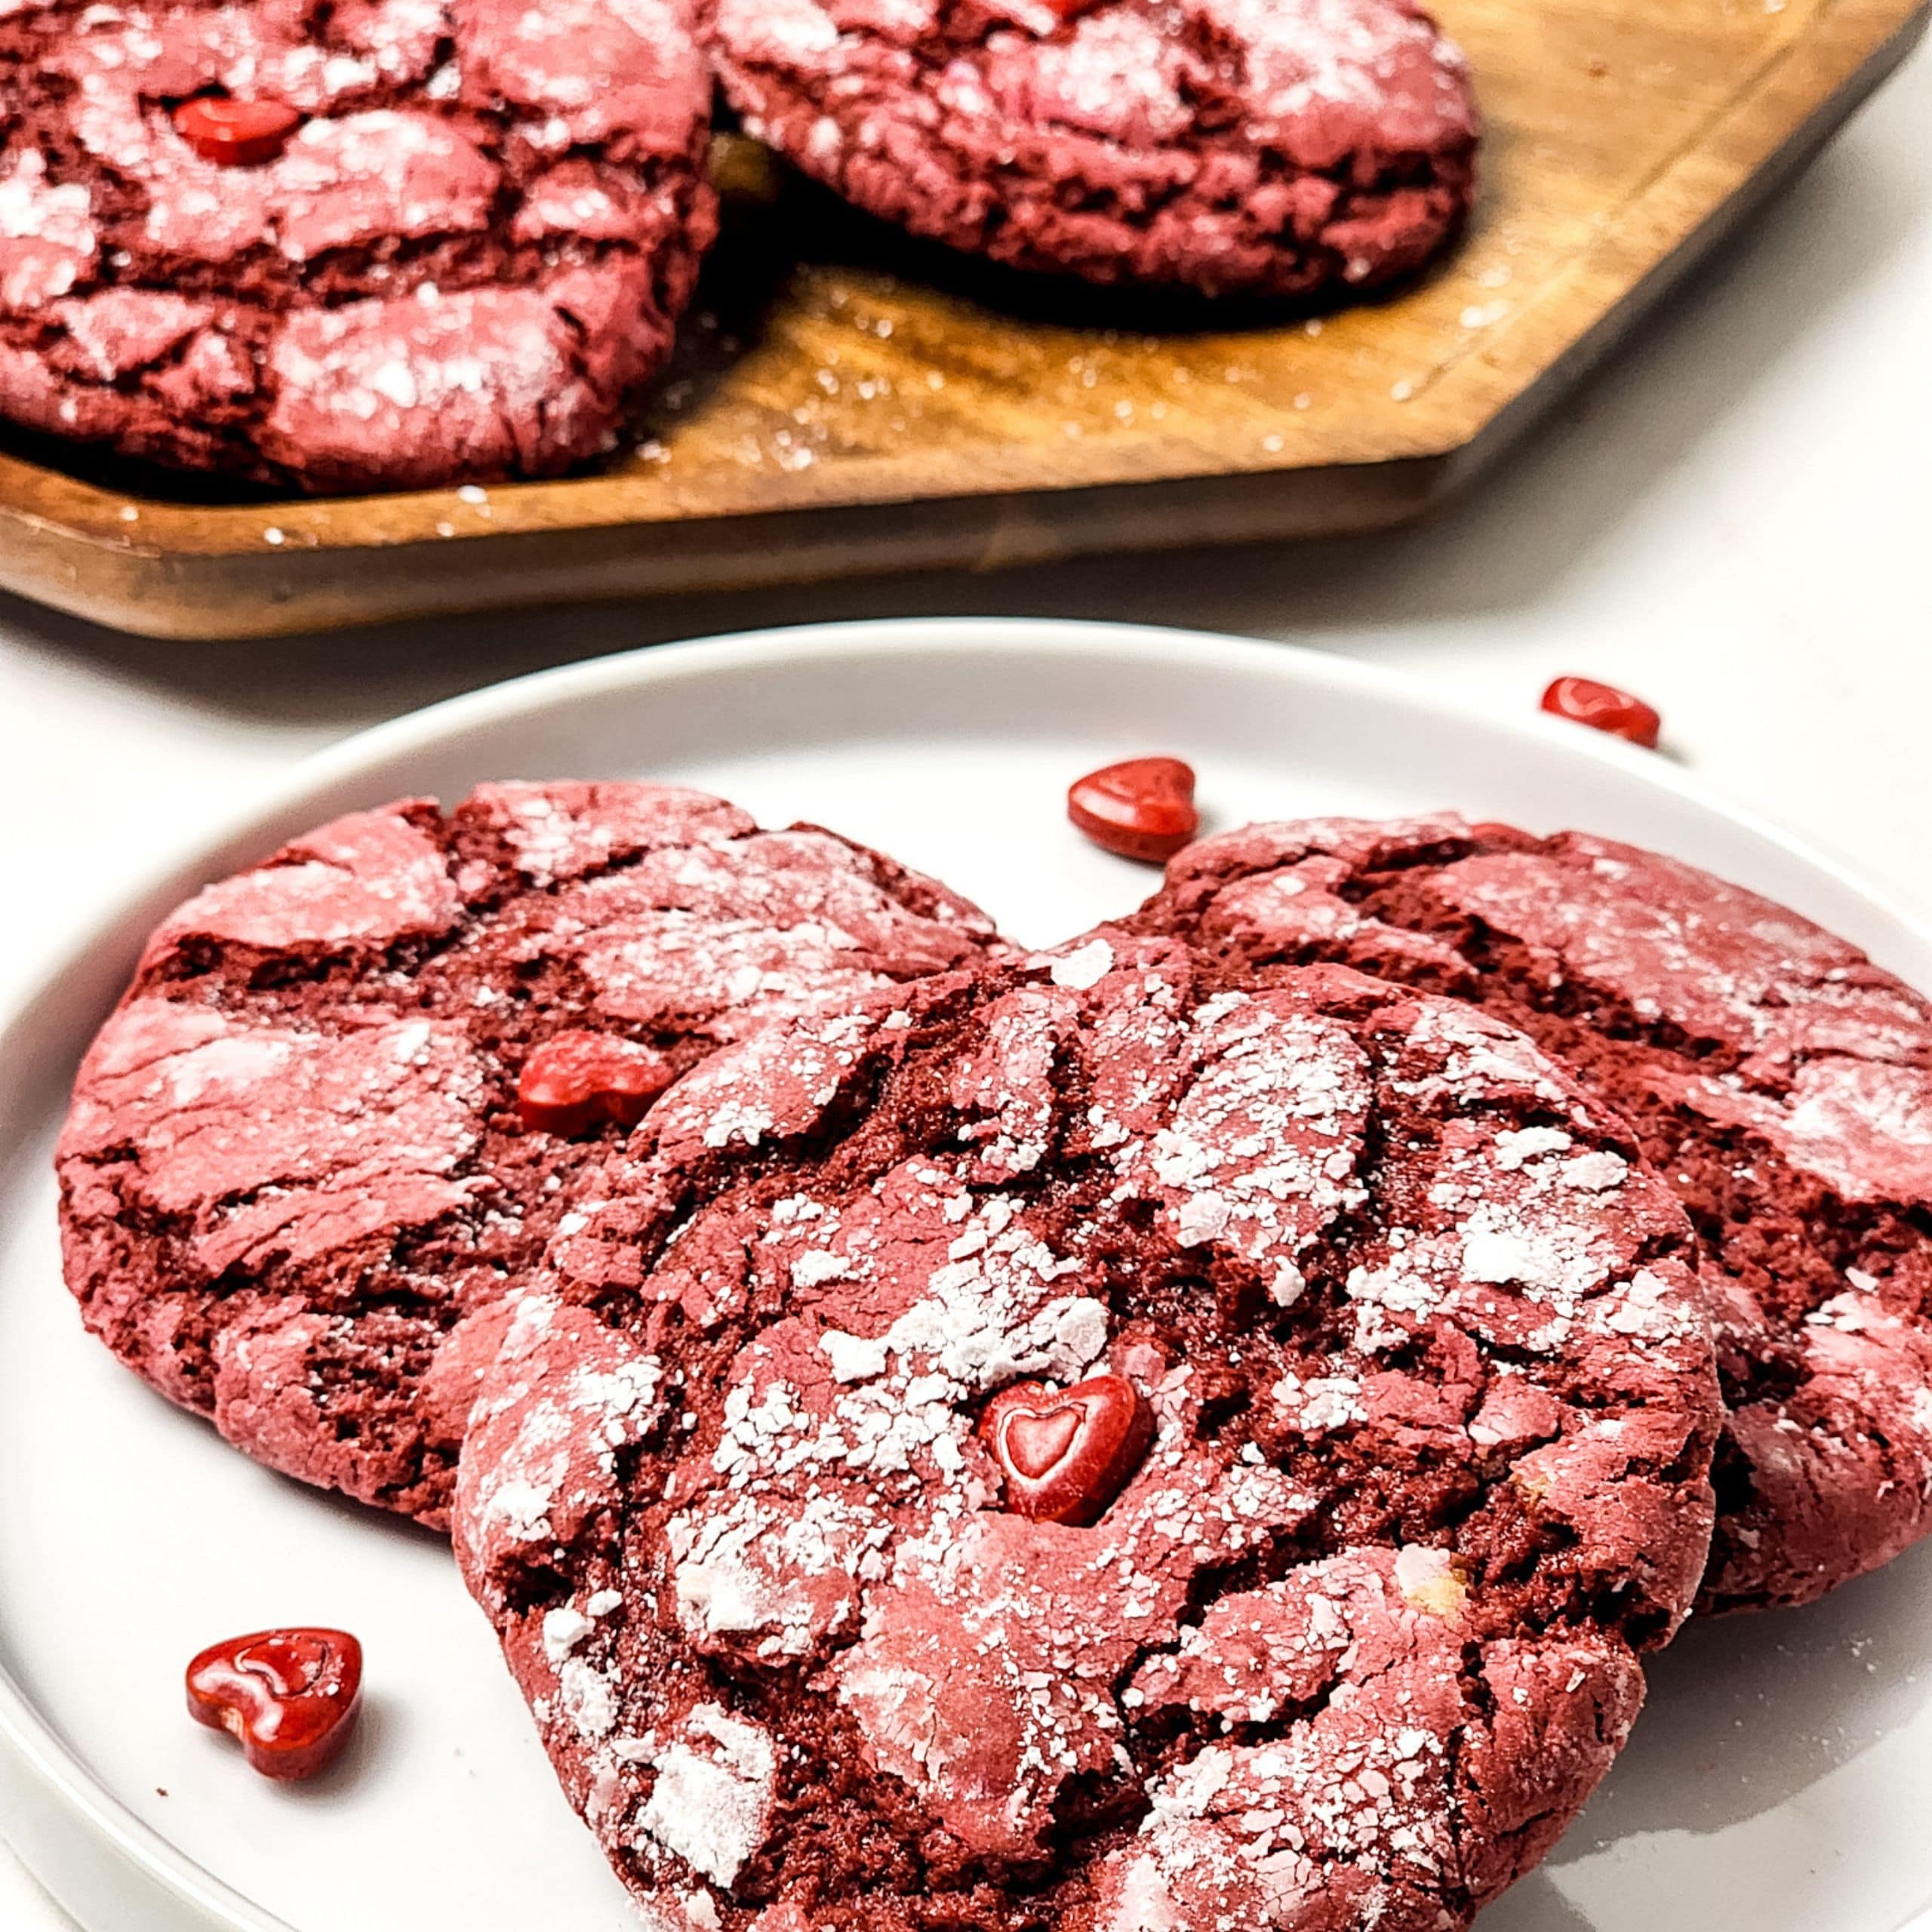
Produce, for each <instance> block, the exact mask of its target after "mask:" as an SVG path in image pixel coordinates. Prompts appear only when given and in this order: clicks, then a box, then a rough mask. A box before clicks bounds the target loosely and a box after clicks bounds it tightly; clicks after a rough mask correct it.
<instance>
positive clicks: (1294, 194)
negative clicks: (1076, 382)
mask: <svg viewBox="0 0 1932 1932" xmlns="http://www.w3.org/2000/svg"><path fill="white" fill-rule="evenodd" d="M700 26H701V31H702V32H703V35H704V37H705V38H706V42H707V45H709V49H710V51H711V53H712V58H713V60H714V62H715V65H716V66H717V68H718V74H719V76H720V78H721V81H722V82H723V84H724V91H725V94H726V96H727V97H728V99H729V100H731V103H732V104H733V106H735V107H736V108H737V110H738V111H739V112H740V115H743V118H744V122H745V125H746V127H747V128H749V130H750V131H752V132H753V133H754V134H757V135H758V137H759V138H760V139H761V140H764V141H767V142H768V143H770V144H771V146H773V147H774V148H776V149H777V150H778V152H780V154H782V155H784V156H785V158H786V159H787V160H789V162H792V164H793V165H795V166H796V167H798V168H801V169H802V170H803V171H804V172H805V173H806V174H809V175H811V176H813V177H815V178H816V179H817V180H820V181H822V182H823V183H825V184H826V186H829V187H830V188H832V189H835V190H836V191H837V192H838V193H839V194H841V195H844V197H845V198H847V199H848V201H851V202H853V203H854V204H855V205H857V206H858V207H860V208H863V209H865V210H866V211H867V212H868V213H869V214H875V215H878V216H881V217H884V219H885V220H888V221H891V222H894V223H897V224H898V225H900V226H902V227H903V228H906V229H909V230H911V232H912V233H914V234H915V235H924V236H927V237H929V238H931V239H934V240H936V241H939V242H944V243H946V245H949V247H952V248H958V249H963V250H964V251H968V252H969V253H971V254H980V255H985V256H987V257H990V258H991V259H992V260H995V261H997V262H1002V263H1008V264H1009V265H1010V266H1014V267H1018V268H1023V269H1038V270H1044V271H1048V272H1055V273H1061V274H1073V275H1081V276H1084V277H1085V278H1088V280H1090V281H1100V282H1134V283H1140V284H1143V285H1149V286H1155V287H1158V286H1170V287H1175V288H1187V289H1192V290H1195V291H1199V292H1201V293H1203V294H1209V295H1228V294H1247V295H1265V296H1309V295H1312V294H1316V293H1318V292H1319V291H1329V290H1334V291H1340V292H1343V293H1347V292H1350V291H1355V292H1361V291H1367V290H1371V289H1374V288H1377V287H1379V286H1380V285H1383V284H1385V283H1387V282H1389V281H1392V280H1393V279H1395V278H1398V277H1400V276H1402V275H1408V274H1411V273H1412V272H1414V270H1415V269H1417V268H1418V267H1420V266H1421V265H1422V264H1423V263H1424V262H1426V260H1428V259H1429V257H1431V256H1432V255H1433V254H1435V253H1436V252H1437V251H1438V250H1439V249H1441V248H1442V247H1443V246H1444V245H1445V244H1446V243H1447V242H1448V241H1449V240H1451V238H1452V237H1453V236H1454V235H1455V233H1456V232H1457V230H1458V229H1460V226H1461V225H1462V223H1463V219H1464V217H1465V216H1466V214H1467V212H1468V210H1469V204H1470V202H1471V200H1472V198H1473V195H1474V192H1475V147H1476V133H1477V125H1476V114H1475V107H1474V106H1473V104H1472V100H1471V98H1470V92H1469V72H1468V68H1467V66H1466V63H1465V62H1464V60H1463V57H1462V54H1460V51H1458V50H1457V48H1455V47H1454V45H1452V44H1451V42H1448V41H1447V40H1445V39H1444V38H1443V36H1442V35H1441V33H1440V32H1438V29H1437V28H1436V26H1435V23H1434V21H1433V20H1431V19H1430V18H1429V17H1428V15H1427V14H1424V13H1423V11H1421V9H1420V8H1419V7H1417V6H1416V5H1414V4H1413V0H1091V4H1083V0H984V4H982V5H974V6H971V7H958V6H953V5H947V4H944V3H943V0H905V3H904V4H900V5H894V6H891V7H867V6H861V5H849V4H844V0H703V4H702V5H701V8H700Z"/></svg>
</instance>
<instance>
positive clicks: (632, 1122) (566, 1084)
mask: <svg viewBox="0 0 1932 1932" xmlns="http://www.w3.org/2000/svg"><path fill="white" fill-rule="evenodd" d="M675 1077H676V1069H675V1068H674V1067H673V1066H672V1064H671V1063H670V1061H669V1060H667V1059H666V1058H665V1057H664V1056H663V1054H660V1053H659V1052H658V1051H657V1049H656V1048H653V1047H641V1046H639V1045H638V1043H637V1042H636V1041H635V1040H626V1039H624V1038H621V1037H620V1035H617V1034H615V1033H586V1032H577V1033H559V1034H558V1035H556V1037H555V1038H554V1039H549V1040H546V1041H544V1043H543V1045H541V1046H540V1047H539V1048H537V1051H535V1052H534V1054H531V1056H530V1057H529V1058H528V1060H525V1062H524V1063H523V1070H522V1072H521V1073H520V1074H519V1075H518V1076H517V1083H516V1109H517V1113H518V1117H519V1118H521V1121H522V1122H523V1124H524V1125H525V1127H530V1128H539V1129H540V1130H541V1131H543V1132H544V1133H546V1134H561V1135H563V1136H564V1137H565V1138H566V1139H571V1138H574V1137H576V1136H577V1135H578V1134H588V1133H589V1131H591V1129H592V1128H595V1127H598V1126H601V1125H602V1124H605V1122H609V1123H610V1124H612V1125H614V1126H617V1127H635V1126H636V1124H638V1121H641V1119H643V1118H644V1117H645V1115H646V1114H647V1113H648V1112H650V1110H651V1102H652V1101H653V1100H656V1099H657V1097H658V1095H659V1094H661V1093H663V1091H664V1090H665V1088H667V1087H668V1086H669V1085H670V1084H671V1082H672V1080H673V1079H674V1078H675Z"/></svg>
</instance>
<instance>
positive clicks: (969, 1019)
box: [455, 929, 1718, 1932]
mask: <svg viewBox="0 0 1932 1932" xmlns="http://www.w3.org/2000/svg"><path fill="white" fill-rule="evenodd" d="M1634 1154H1635V1149H1634V1147H1633V1146H1632V1140H1631V1137H1630V1136H1629V1133H1628V1131H1627V1130H1626V1128H1624V1127H1623V1125H1622V1124H1621V1123H1620V1122H1619V1121H1617V1120H1616V1118H1614V1116H1613V1115H1611V1114H1610V1113H1609V1112H1608V1111H1607V1109H1604V1107H1602V1106H1601V1105H1600V1104H1599V1103H1597V1102H1595V1101H1594V1100H1590V1099H1589V1098H1587V1097H1586V1096H1585V1095H1584V1094H1583V1091H1581V1090H1580V1088H1578V1087H1577V1085H1576V1084H1575V1083H1574V1081H1572V1080H1571V1078H1569V1077H1568V1076H1567V1075H1565V1074H1564V1073H1562V1072H1560V1071H1559V1070H1558V1069H1557V1068H1556V1067H1555V1066H1554V1065H1552V1063H1550V1062H1549V1060H1546V1058H1545V1057H1543V1055H1542V1054H1540V1052H1538V1051H1537V1049H1536V1048H1534V1047H1533V1046H1532V1045H1531V1044H1530V1043H1529V1041H1527V1040H1526V1039H1524V1038H1523V1037H1522V1036H1521V1035H1519V1034H1518V1033H1516V1032H1513V1031H1512V1030H1511V1029H1509V1028H1507V1027H1506V1026H1502V1025H1500V1024H1499V1023H1497V1022H1496V1021H1494V1020H1491V1019H1489V1018H1487V1017H1485V1016H1484V1015H1483V1014H1479V1013H1478V1012H1476V1011H1474V1010H1473V1009H1472V1008H1468V1007H1466V1006H1463V1005H1462V1004H1458V1003H1455V1002H1451V1001H1442V1000H1438V999H1435V998H1429V997H1426V996H1420V995H1414V994H1412V993H1410V992H1404V991H1403V990H1401V989H1396V988H1393V987H1390V986H1386V985H1384V984H1382V983H1377V982H1375V981H1372V980H1367V979H1366V978H1364V977H1361V976H1360V975H1358V974H1353V973H1350V972H1348V971H1343V970H1341V969H1335V968H1324V969H1318V970H1315V971H1306V972H1288V973H1284V974H1278V975H1274V976H1270V977H1265V978H1263V979H1262V980H1257V981H1255V982H1253V983H1247V982H1245V981H1243V980H1236V979H1231V978H1230V977H1229V976H1227V975H1225V974H1222V973H1221V972H1220V969H1219V968H1218V966H1217V964H1215V963H1214V961H1211V960H1201V959H1197V958H1193V957H1191V956H1190V955H1189V952H1188V951H1187V950H1186V949H1185V948H1183V947H1182V946H1179V945H1177V944H1175V943H1172V942H1157V943H1149V942H1147V941H1145V940H1140V941H1130V940H1128V939H1127V938H1125V937H1124V936H1123V935H1121V934H1118V933H1109V932H1108V931H1106V930H1105V929H1103V931H1101V932H1100V933H1099V934H1096V935H1094V936H1093V937H1091V938H1090V939H1089V940H1088V941H1086V942H1085V943H1081V944H1078V945H1076V946H1073V947H1071V948H1069V949H1066V950H1063V951H1062V952H1060V953H1058V954H1056V955H1048V956H1044V957H1042V958H1038V959H1035V960H1033V961H1029V962H1027V963H1026V964H1024V965H1016V966H1014V967H1012V968H1005V969H1001V970H997V971H983V972H981V973H980V974H978V975H977V976H974V975H972V974H954V975H948V976H945V977H940V978H937V979H934V980H929V981H927V982H924V983H921V984H920V985H918V986H912V987H905V988H900V989H894V991H892V992H890V993H887V994H882V995H879V996H878V997H877V998H875V999H874V1000H872V1001H869V1002H868V1003H867V1004H865V1005H863V1007H861V1008H859V1009H858V1010H857V1011H852V1012H849V1013H845V1014H832V1015H826V1016H822V1017H818V1018H816V1019H814V1020H811V1021H809V1022H808V1023H804V1025H802V1026H799V1027H798V1028H795V1029H787V1030H780V1029H772V1030H770V1031H768V1032H764V1033H763V1034H761V1035H759V1036H758V1038H755V1039H753V1040H751V1041H746V1042H745V1043H743V1044H742V1045H740V1046H739V1047H737V1048H733V1049H731V1050H730V1051H727V1052H725V1053H722V1054H718V1055H716V1056H714V1057H713V1058H712V1060H710V1061H709V1063H706V1065H705V1066H703V1067H701V1068H700V1069H698V1070H697V1072H694V1073H693V1074H691V1075H689V1076H688V1077H687V1078H685V1080H684V1081H682V1082H681V1084H679V1085H678V1087H676V1088H673V1089H672V1091H671V1092H670V1093H669V1094H667V1095H666V1096H665V1097H664V1098H663V1100H662V1101H660V1103H659V1105H658V1106H657V1109H655V1110H654V1112H653V1114H652V1115H651V1118H649V1120H648V1121H647V1122H646V1123H645V1126H644V1127H643V1128H642V1129H641V1131H640V1132H639V1134H638V1135H637V1136H636V1137H634V1139H633V1140H632V1143H629V1146H627V1147H626V1149H623V1150H621V1151H620V1152H618V1153H617V1154H616V1155H614V1156H613V1157H612V1158H611V1161H610V1162H609V1163H608V1165H607V1166H606V1167H605V1168H601V1169H600V1170H598V1171H597V1172H596V1173H595V1174H592V1175H589V1176H587V1177H586V1183H585V1186H584V1188H583V1200H582V1204H581V1206H580V1210H579V1211H578V1212H577V1214H574V1215H573V1216H571V1217H570V1218H569V1219H568V1220H567V1221H566V1222H565V1223H564V1224H563V1225H562V1226H561V1227H560V1229H559V1233H558V1239H557V1241H556V1242H555V1244H554V1247H553V1250H552V1263H553V1264H554V1272H553V1273H552V1275H549V1277H547V1278H546V1280H545V1281H543V1283H542V1284H539V1285H535V1286H534V1287H533V1289H532V1291H531V1294H528V1296H527V1297H525V1299H524V1300H523V1301H522V1302H521V1304H520V1306H519V1308H518V1313H517V1315H516V1317H515V1320H514V1321H513V1322H512V1324H511V1326H510V1327H509V1331H508V1334H507V1335H506V1340H505V1343H504V1346H503V1350H502V1352H501V1353H500V1355H498V1357H497V1360H496V1361H495V1362H494V1364H492V1366H491V1369H490V1371H488V1374H487V1375H486V1377H485V1386H484V1394H483V1395H482V1397H481V1399H480V1400H479V1401H478V1405H477V1407H476V1410H475V1417H474V1420H473V1422H472V1428H471V1431H470V1435H469V1439H468V1441H467V1443H466V1447H465V1449H464V1452H463V1461H462V1466H461V1469H460V1475H459V1478H458V1486H457V1506H456V1512H455V1531H456V1540H457V1551H458V1555H459V1558H460V1561H461V1562H462V1564H463V1569H464V1572H465V1575H466V1578H467V1580H468V1582H469V1586H470V1588H471V1589H472V1591H473V1592H475V1595H477V1597H478V1598H479V1600H480V1601H481V1602H482V1604H484V1605H485V1607H486V1608H487V1610H488V1611H489V1613H490V1614H491V1617H493V1619H494V1621H495V1623H496V1624H497V1629H498V1630H499V1632H500V1635H501V1638H502V1641H503V1645H504V1648H505V1651H506V1653H507V1655H508V1657H509V1661H510V1663H511V1665H512V1668H513V1669H514V1671H515V1674H516V1675H517V1678H518V1681H519V1682H520V1683H521V1685H522V1687H523V1689H524V1691H525V1695H526V1696H527V1697H528V1698H529V1700H530V1701H531V1705H532V1707H533V1709H534V1711H535V1712H536V1715H537V1721H538V1723H539V1725H540V1729H541V1731H542V1734H543V1738H544V1740H545V1742H546V1745H547V1746H548V1747H549V1752H550V1753H551V1755H552V1758H553V1760H554V1761H555V1764H556V1767H557V1769H558V1771H559V1772H560V1774H561V1777H562V1780H563V1782H564V1783H565V1787H566V1789H567V1790H568V1793H569V1795H570V1797H571V1801H573V1802H574V1804H575V1805H576V1806H577V1807H578V1809H579V1810H580V1811H581V1812H582V1813H583V1815H584V1817H586V1820H588V1822H589V1824H590V1826H591V1827H592V1829H593V1830H594V1831H595V1833H596V1835H597V1836H598V1838H599V1839H600V1841H601V1843H602V1844H603V1846H604V1848H605V1851H606V1853H607V1854H608V1857H610V1859H611V1861H612V1863H614V1866H616V1868H617V1870H618V1871H619V1872H620V1874H621V1875H622V1876H623V1878H624V1879H625V1881H626V1882H627V1883H628V1884H629V1886H630V1887H631V1888H632V1890H633V1892H634V1893H635V1894H636V1896H637V1897H638V1900H640V1902H641V1904H642V1906H643V1907H644V1910H645V1921H646V1923H647V1924H649V1925H651V1926H652V1927H654V1928H657V1932H682V1929H683V1928H687V1927H702V1928H705V1932H720V1928H722V1932H745V1928H749V1927H758V1928H759V1932H804V1928H807V1927H813V1926H833V1925H836V1926H841V1927H868V1928H872V1927H876V1928H899V1927H906V1928H911V1927H918V1928H921V1932H940V1929H941V1928H944V1932H961V1928H964V1927H969V1926H970V1927H977V1928H988V1929H989V1932H1001V1928H1007V1932H1018V1929H1019V1928H1020V1927H1039V1926H1043V1925H1054V1926H1063V1927H1080V1928H1087V1929H1088V1932H1145V1928H1146V1927H1162V1926H1168V1927H1183V1926H1192V1927H1214V1926H1220V1925H1252V1926H1275V1927H1297V1928H1303V1932H1315V1928H1317V1927H1319V1928H1321V1932H1367V1928H1369V1927H1376V1928H1378V1932H1424V1928H1426V1932H1442V1929H1443V1928H1444V1927H1457V1926H1461V1925H1463V1924H1466V1922H1467V1921H1468V1920H1469V1916H1470V1915H1471V1914H1472V1912H1474V1911H1475V1909H1476V1908H1477V1907H1478V1906H1480V1905H1481V1903H1483V1902H1484V1900H1487V1899H1489V1898H1491V1897H1493V1896H1494V1894H1497V1892H1499V1891H1500V1890H1502V1889H1503V1887H1504V1886H1506V1885H1507V1884H1509V1882H1510V1881H1511V1880H1512V1878H1515V1877H1516V1876H1517V1875H1518V1874H1519V1873H1520V1872H1522V1871H1523V1870H1524V1869H1526V1868H1527V1866H1529V1865H1531V1863H1534V1861H1535V1860H1536V1859H1537V1857H1539V1856H1540V1854H1542V1852H1543V1850H1545V1849H1546V1847H1548V1845H1549V1844H1550V1842H1551V1841H1552V1840H1553V1838H1555V1835H1557V1833H1558V1832H1559V1831H1561V1829H1562V1828H1563V1826H1564V1823H1566V1822H1567V1820H1569V1819H1570V1817H1571V1816H1572V1815H1573V1814H1574V1812H1575V1811H1576V1810H1577V1807H1578V1806H1579V1805H1580V1804H1581V1803H1582V1801H1583V1798H1584V1796H1585V1795H1586V1793H1587V1792H1589V1790H1590V1789H1591V1788H1592V1786H1593V1785H1595V1783H1596V1781H1597V1780H1598V1778H1599V1777H1601V1775H1602V1774H1603V1772H1604V1769H1605V1767H1607V1765H1608V1764H1609V1763H1610V1761H1611V1758H1613V1757H1614V1755H1615V1753H1616V1752H1617V1749H1618V1747H1619V1746H1620V1744H1621V1743H1622V1742H1623V1737H1624V1735H1625V1733H1626V1729H1627V1727H1629V1724H1630V1722H1631V1721H1632V1718H1634V1716H1635V1713H1636V1711H1637V1708H1638V1703H1639V1700H1640V1698H1641V1691H1642V1678H1641V1672H1640V1670H1639V1667H1638V1654H1639V1653H1640V1652H1641V1651H1644V1650H1645V1649H1647V1648H1648V1647H1651V1646H1652V1645H1654V1644H1659V1643H1660V1642H1662V1641H1663V1640H1664V1639H1665V1638H1667V1637H1668V1636H1669V1635H1670V1633H1671V1632H1672V1630H1673V1629H1675V1627H1676V1626H1677V1623H1678V1620H1679V1619H1680V1618H1681V1617H1682V1616H1683V1615H1684V1613H1685V1611H1687V1608H1688V1607H1689V1605H1690V1598H1691V1595H1692V1593H1693V1592H1694V1589H1695V1588H1696V1586H1697V1578H1698V1577H1699V1575H1700V1573H1701V1570H1702V1567H1703V1561H1704V1556H1705V1552H1706V1548H1707V1545H1708V1540H1709V1528H1710V1521H1711V1500H1710V1494H1709V1484H1708V1481H1707V1470H1708V1466H1709V1457H1710V1453H1711V1446H1712V1442H1713V1441H1714V1440H1715V1435H1716V1432H1717V1427H1718V1398H1717V1388H1716V1378H1715V1371H1714V1369H1713V1367H1712V1360H1711V1352H1710V1343H1709V1337H1708V1335H1707V1334H1706V1327H1705V1323H1704V1319H1703V1312H1702V1307H1701V1303H1700V1297H1699V1295H1698V1294H1697V1288H1696V1284H1695V1281H1694V1277H1693V1275H1692V1273H1691V1270H1690V1266H1689V1265H1688V1263H1687V1256H1688V1254H1689V1253H1690V1249H1691V1247H1692V1244H1693V1241H1692V1235H1691V1232H1690V1226H1689V1224H1688V1223H1687V1221H1686V1220H1685V1219H1684V1215H1683V1214H1682V1212H1681V1210H1680V1209H1679V1208H1678V1206H1677V1204H1676V1203H1675V1201H1673V1200H1672V1198H1671V1196H1670V1195H1669V1192H1668V1191H1667V1190H1666V1189H1664V1188H1663V1186H1660V1184H1659V1183H1658V1182H1657V1180H1655V1178H1654V1177H1652V1176H1651V1174H1648V1173H1647V1171H1645V1170H1644V1168H1642V1167H1641V1165H1639V1164H1636V1163H1635V1159H1634Z"/></svg>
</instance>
